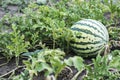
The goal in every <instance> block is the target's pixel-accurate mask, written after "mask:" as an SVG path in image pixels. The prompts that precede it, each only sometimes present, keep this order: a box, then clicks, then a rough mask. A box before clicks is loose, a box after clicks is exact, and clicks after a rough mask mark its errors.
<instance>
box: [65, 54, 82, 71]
mask: <svg viewBox="0 0 120 80" xmlns="http://www.w3.org/2000/svg"><path fill="white" fill-rule="evenodd" d="M64 62H65V63H66V64H67V65H68V66H74V67H75V68H76V69H77V70H79V71H82V70H83V69H84V63H83V59H82V58H81V57H78V56H75V57H70V58H69V59H65V60H64Z"/></svg>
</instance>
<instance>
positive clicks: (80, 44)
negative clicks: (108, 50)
mask: <svg viewBox="0 0 120 80" xmlns="http://www.w3.org/2000/svg"><path fill="white" fill-rule="evenodd" d="M71 31H72V32H73V35H74V39H73V40H71V41H70V46H71V49H72V50H73V51H74V52H75V53H76V54H77V55H80V56H85V57H87V56H93V55H97V54H98V53H99V52H100V51H102V50H104V48H105V46H106V45H107V44H108V41H109V35H108V31H107V29H106V27H105V26H104V25H103V24H102V23H101V22H99V21H96V20H92V19H83V20H80V21H78V22H76V23H75V24H74V25H73V26H72V27H71Z"/></svg>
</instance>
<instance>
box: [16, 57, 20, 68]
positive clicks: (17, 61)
mask: <svg viewBox="0 0 120 80" xmlns="http://www.w3.org/2000/svg"><path fill="white" fill-rule="evenodd" d="M18 65H19V56H18V57H16V66H18Z"/></svg>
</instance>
